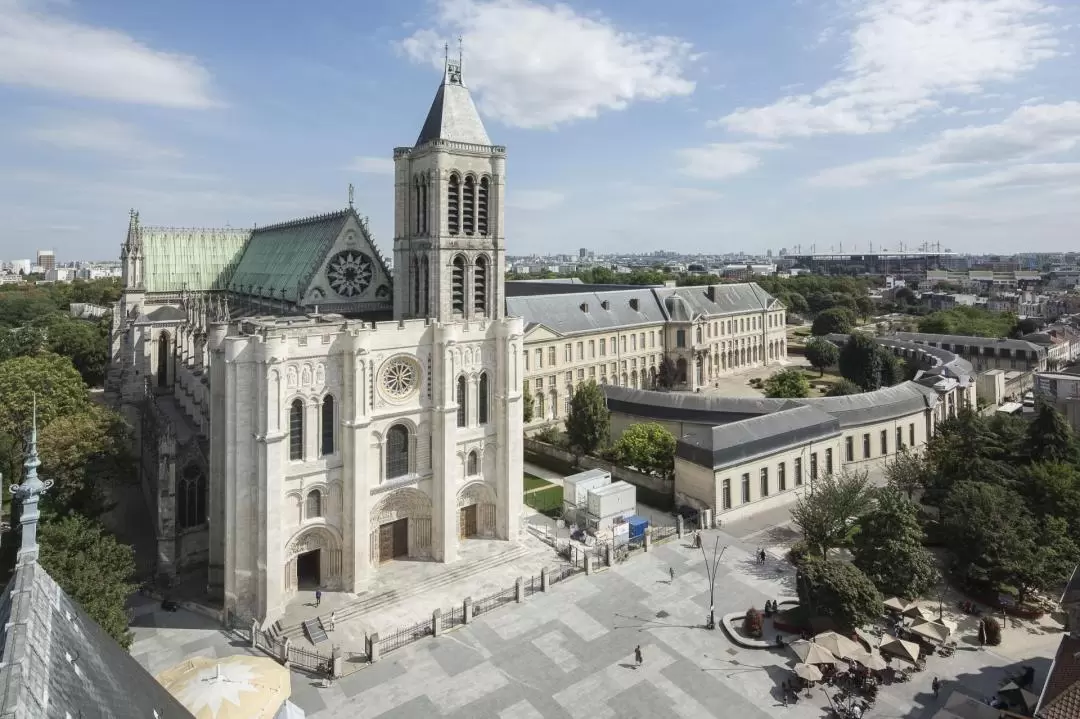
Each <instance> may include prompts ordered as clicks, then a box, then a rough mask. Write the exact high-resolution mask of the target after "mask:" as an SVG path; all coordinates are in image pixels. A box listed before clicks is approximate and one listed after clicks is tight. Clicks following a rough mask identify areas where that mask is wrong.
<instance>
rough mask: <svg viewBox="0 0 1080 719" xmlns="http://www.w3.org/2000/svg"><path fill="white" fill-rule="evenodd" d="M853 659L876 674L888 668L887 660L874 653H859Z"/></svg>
mask: <svg viewBox="0 0 1080 719" xmlns="http://www.w3.org/2000/svg"><path fill="white" fill-rule="evenodd" d="M852 659H854V660H855V661H857V662H858V663H859V664H862V665H863V666H864V667H866V668H867V669H869V670H870V671H874V672H880V671H881V670H883V669H884V668H885V667H886V664H885V660H884V659H883V658H882V656H881V655H880V654H874V653H872V652H859V653H858V654H856V655H855V656H853V657H852Z"/></svg>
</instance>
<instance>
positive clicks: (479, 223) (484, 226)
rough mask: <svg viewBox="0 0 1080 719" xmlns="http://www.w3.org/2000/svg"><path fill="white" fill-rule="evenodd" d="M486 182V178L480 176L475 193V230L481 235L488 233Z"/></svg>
mask: <svg viewBox="0 0 1080 719" xmlns="http://www.w3.org/2000/svg"><path fill="white" fill-rule="evenodd" d="M488 184H489V183H488V178H486V177H482V178H480V188H479V190H478V191H477V194H476V231H477V232H478V233H479V234H481V235H486V234H487V233H488Z"/></svg>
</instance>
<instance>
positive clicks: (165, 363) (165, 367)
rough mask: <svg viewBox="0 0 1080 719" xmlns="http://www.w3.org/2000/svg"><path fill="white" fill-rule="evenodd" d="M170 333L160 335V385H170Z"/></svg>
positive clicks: (158, 374) (158, 371)
mask: <svg viewBox="0 0 1080 719" xmlns="http://www.w3.org/2000/svg"><path fill="white" fill-rule="evenodd" d="M170 351H171V348H170V347H169V333H168V332H162V333H161V334H160V335H159V336H158V350H157V353H158V354H157V383H158V387H168V386H169V352H170Z"/></svg>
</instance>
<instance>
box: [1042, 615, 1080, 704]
mask: <svg viewBox="0 0 1080 719" xmlns="http://www.w3.org/2000/svg"><path fill="white" fill-rule="evenodd" d="M1078 654H1080V639H1078V638H1075V637H1072V636H1069V635H1066V636H1064V637H1062V638H1061V643H1060V644H1059V645H1058V650H1057V654H1056V655H1055V656H1054V663H1053V664H1052V665H1051V666H1050V672H1049V674H1048V675H1047V677H1046V683H1045V684H1044V685H1043V690H1042V695H1041V696H1040V697H1039V706H1038V707H1037V709H1036V712H1035V715H1036V716H1038V717H1042V719H1076V717H1078V716H1080V658H1078V656H1077V655H1078Z"/></svg>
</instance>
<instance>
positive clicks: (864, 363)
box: [837, 332, 882, 392]
mask: <svg viewBox="0 0 1080 719" xmlns="http://www.w3.org/2000/svg"><path fill="white" fill-rule="evenodd" d="M837 365H838V366H839V368H840V374H842V375H843V376H844V377H846V378H847V379H849V380H851V381H852V382H854V383H855V384H857V385H858V386H859V387H861V388H862V389H863V391H864V392H871V391H873V390H875V389H878V388H879V387H881V374H882V371H881V370H882V354H881V352H879V351H878V344H877V342H875V341H874V338H872V337H870V336H869V335H866V334H863V333H861V332H856V333H854V334H852V335H851V336H849V337H848V340H847V342H845V343H844V346H843V348H842V349H841V350H840V358H839V360H837Z"/></svg>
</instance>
